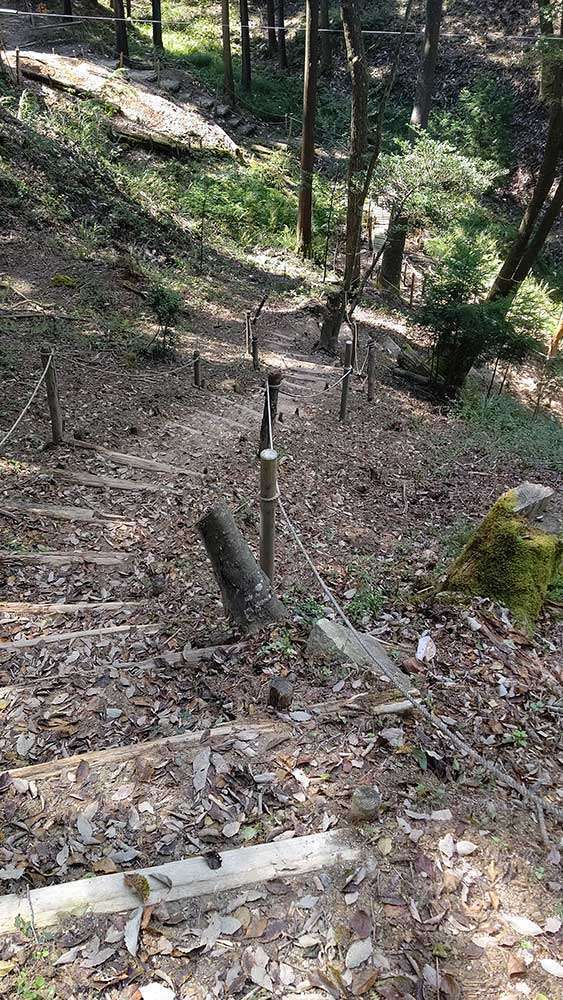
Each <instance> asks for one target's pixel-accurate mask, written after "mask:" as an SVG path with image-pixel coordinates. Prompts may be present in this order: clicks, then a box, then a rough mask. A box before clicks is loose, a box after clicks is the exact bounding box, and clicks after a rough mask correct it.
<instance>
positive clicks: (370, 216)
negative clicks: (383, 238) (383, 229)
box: [367, 201, 373, 253]
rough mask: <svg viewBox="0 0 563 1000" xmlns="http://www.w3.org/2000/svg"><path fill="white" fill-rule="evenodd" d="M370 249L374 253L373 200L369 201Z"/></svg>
mask: <svg viewBox="0 0 563 1000" xmlns="http://www.w3.org/2000/svg"><path fill="white" fill-rule="evenodd" d="M367 228H368V250H369V252H370V253H373V215H372V214H371V201H370V202H369V203H368V227H367Z"/></svg>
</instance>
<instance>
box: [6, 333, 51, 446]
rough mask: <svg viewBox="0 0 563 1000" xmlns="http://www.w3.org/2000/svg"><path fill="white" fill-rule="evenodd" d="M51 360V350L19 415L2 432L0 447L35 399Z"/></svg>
mask: <svg viewBox="0 0 563 1000" xmlns="http://www.w3.org/2000/svg"><path fill="white" fill-rule="evenodd" d="M52 360H53V354H52V352H51V354H50V355H49V360H48V361H47V364H46V365H45V368H44V370H43V373H42V375H41V378H40V379H39V381H38V383H37V385H36V386H35V389H34V390H33V392H32V393H31V396H30V397H29V399H28V401H27V403H26V404H25V406H24V408H23V410H22V411H21V413H20V415H19V417H18V418H17V420H15V421H14V423H13V424H12V426H11V427H10V430H9V431H6V433H5V434H4V437H3V438H2V440H1V441H0V448H2V447H3V446H4V445H5V444H6V441H7V440H8V438H9V437H10V435H11V434H13V432H14V431H15V429H16V427H17V426H18V424H19V423H20V422H21V421H22V420H23V418H24V417H25V415H26V413H27V411H28V410H29V407H30V406H31V404H32V403H33V400H34V399H35V397H36V395H37V393H38V392H39V389H40V388H41V385H42V384H43V381H44V379H45V376H46V374H47V372H48V371H49V368H50V366H51V362H52Z"/></svg>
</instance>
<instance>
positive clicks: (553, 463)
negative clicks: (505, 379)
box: [455, 389, 563, 472]
mask: <svg viewBox="0 0 563 1000" xmlns="http://www.w3.org/2000/svg"><path fill="white" fill-rule="evenodd" d="M455 412H456V414H457V416H459V417H460V418H461V419H462V420H464V422H465V423H466V424H467V426H468V429H469V432H470V435H471V437H472V438H473V439H474V441H475V443H476V444H478V445H479V446H481V447H483V446H484V447H486V448H488V449H490V450H491V451H492V452H496V453H498V454H507V453H508V454H513V455H516V456H518V457H519V458H521V459H523V460H524V461H529V462H530V463H532V464H534V465H537V464H542V465H545V466H547V467H549V468H552V469H555V470H556V471H558V472H562V471H563V444H562V441H563V427H562V426H561V423H560V422H559V421H558V420H557V418H556V417H549V416H547V415H546V414H545V413H541V412H539V413H537V414H536V415H535V416H534V415H533V414H532V412H531V411H530V410H529V409H527V408H526V407H525V406H522V404H521V403H519V402H518V401H517V400H515V399H514V398H513V397H511V396H508V395H504V396H496V397H494V398H492V399H489V400H488V401H487V400H486V399H485V396H484V395H483V394H482V393H480V392H476V391H475V390H474V389H471V390H467V391H466V392H465V393H464V395H463V397H462V398H461V400H460V401H459V403H458V404H457V406H456V410H455ZM469 443H470V444H471V441H469Z"/></svg>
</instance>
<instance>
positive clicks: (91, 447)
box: [72, 441, 205, 482]
mask: <svg viewBox="0 0 563 1000" xmlns="http://www.w3.org/2000/svg"><path fill="white" fill-rule="evenodd" d="M72 445H73V447H74V448H86V449H87V450H88V451H95V452H96V454H97V455H101V456H102V457H103V458H107V460H108V462H112V463H113V464H114V465H127V466H129V467H130V468H132V469H150V470H151V471H152V472H168V473H170V474H171V475H173V476H178V475H181V476H191V477H192V478H193V479H198V480H199V481H200V482H201V481H202V480H204V479H205V476H204V475H203V473H202V472H194V470H193V469H186V468H184V467H183V466H180V465H169V464H168V462H156V461H154V459H152V458H141V457H140V456H139V455H127V454H125V453H124V452H121V451H111V450H110V449H109V448H104V447H102V445H99V444H91V443H90V442H89V441H73V442H72Z"/></svg>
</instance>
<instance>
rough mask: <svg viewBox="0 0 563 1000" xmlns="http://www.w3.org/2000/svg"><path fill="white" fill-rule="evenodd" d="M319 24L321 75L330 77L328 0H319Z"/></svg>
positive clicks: (330, 41)
mask: <svg viewBox="0 0 563 1000" xmlns="http://www.w3.org/2000/svg"><path fill="white" fill-rule="evenodd" d="M319 26H320V28H321V29H322V30H321V31H320V32H319V44H320V52H321V60H320V71H321V76H325V77H326V78H327V79H330V77H331V76H332V38H331V36H330V31H329V30H328V29H329V28H330V16H329V0H320V3H319Z"/></svg>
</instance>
